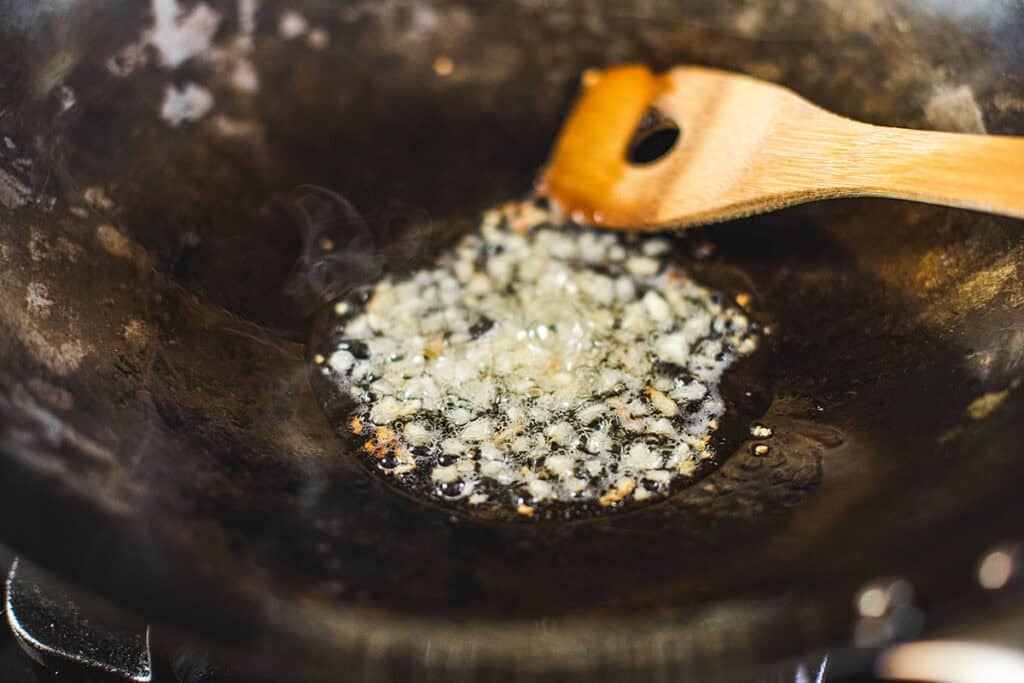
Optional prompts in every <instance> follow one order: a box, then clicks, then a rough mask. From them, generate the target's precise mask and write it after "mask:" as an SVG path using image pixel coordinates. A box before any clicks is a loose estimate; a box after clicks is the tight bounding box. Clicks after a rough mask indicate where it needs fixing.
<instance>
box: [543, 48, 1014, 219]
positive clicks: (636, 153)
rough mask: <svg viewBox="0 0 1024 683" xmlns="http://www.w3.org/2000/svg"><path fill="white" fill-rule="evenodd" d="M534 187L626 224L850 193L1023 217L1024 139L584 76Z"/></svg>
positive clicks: (643, 73)
mask: <svg viewBox="0 0 1024 683" xmlns="http://www.w3.org/2000/svg"><path fill="white" fill-rule="evenodd" d="M538 189H539V192H540V193H541V194H544V195H547V196H549V197H550V198H552V199H553V200H554V201H555V202H556V203H557V204H558V205H560V206H561V207H562V209H563V210H565V211H566V212H568V213H569V214H570V215H571V216H572V217H573V218H574V219H575V220H576V221H577V222H580V223H588V224H595V225H602V226H608V227H615V228H628V229H660V228H665V227H682V226H690V225H697V224H702V223H713V222H717V221H722V220H727V219H730V218H737V217H740V216H746V215H749V214H754V213H759V212H763V211H772V210H774V209H779V208H782V207H784V206H789V205H792V204H799V203H802V202H807V201H812V200H816V199H826V198H830V197H852V196H873V197H893V198H898V199H910V200H914V201H920V202H929V203H932V204H944V205H948V206H959V207H964V208H968V209H977V210H980V211H989V212H992V213H1000V214H1005V215H1008V216H1016V217H1020V218H1024V137H1007V136H995V135H966V134H958V133H940V132H935V131H921V130H909V129H904V128H886V127H882V126H874V125H870V124H867V123H860V122H858V121H852V120H850V119H847V118H843V117H841V116H838V115H836V114H832V113H830V112H827V111H825V110H824V109H821V108H819V107H816V106H815V105H813V104H811V103H810V102H807V101H806V100H804V99H802V98H801V97H799V96H797V95H796V94H794V93H792V92H791V91H789V90H786V89H785V88H782V87H780V86H777V85H773V84H771V83H766V82H763V81H759V80H757V79H754V78H750V77H748V76H742V75H739V74H732V73H727V72H723V71H716V70H714V69H706V68H700V67H678V68H675V69H672V70H671V71H669V72H667V73H665V74H663V75H661V76H655V75H654V74H652V73H651V72H650V71H649V70H648V69H647V68H646V67H643V66H637V65H627V66H619V67H615V68H612V69H608V70H606V71H602V72H589V73H588V74H586V75H585V77H584V79H583V92H582V94H581V95H580V97H579V100H578V101H577V102H576V105H575V107H574V109H573V111H572V113H571V114H570V116H569V118H568V120H567V121H566V123H565V125H564V127H563V128H562V131H561V133H560V134H559V137H558V140H557V142H556V144H555V148H554V152H553V153H552V156H551V159H550V161H549V163H548V165H547V167H546V168H545V170H544V171H543V173H542V176H541V182H540V184H539V187H538Z"/></svg>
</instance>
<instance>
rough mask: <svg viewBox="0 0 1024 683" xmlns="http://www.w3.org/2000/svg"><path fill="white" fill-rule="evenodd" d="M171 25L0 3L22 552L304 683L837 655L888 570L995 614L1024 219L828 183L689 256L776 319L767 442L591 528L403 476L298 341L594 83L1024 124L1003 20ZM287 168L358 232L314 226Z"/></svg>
mask: <svg viewBox="0 0 1024 683" xmlns="http://www.w3.org/2000/svg"><path fill="white" fill-rule="evenodd" d="M155 7H156V9H158V10H160V11H159V12H158V13H157V15H158V16H159V17H162V18H161V19H159V21H157V22H156V23H157V24H158V27H157V30H156V31H155V32H153V33H150V34H149V35H155V36H157V37H156V38H154V39H153V40H151V41H150V43H151V44H150V45H148V46H146V45H142V44H141V43H142V40H143V39H142V38H140V36H142V35H143V32H144V31H145V30H146V29H149V28H152V27H153V25H154V16H153V15H152V14H151V13H150V12H149V8H148V7H147V6H146V5H145V3H117V2H104V1H100V0H79V1H78V2H68V3H34V2H28V1H27V0H25V1H21V0H14V2H11V0H5V2H0V10H2V11H0V32H2V34H0V65H2V66H0V84H2V86H3V87H2V88H0V137H2V138H4V139H2V140H0V154H2V156H0V539H2V540H3V541H4V542H5V543H8V544H10V545H12V546H14V547H15V548H17V549H18V550H19V551H20V552H21V553H23V554H24V555H25V556H27V557H29V558H31V559H33V560H35V561H37V562H38V563H40V564H42V565H44V566H46V567H49V568H51V569H53V570H54V571H56V572H57V573H59V574H60V575H62V576H63V577H65V578H66V579H68V580H70V581H71V582H73V583H75V584H77V585H79V586H81V587H83V588H85V589H87V590H89V591H92V592H95V593H98V594H101V595H103V596H106V597H108V598H110V599H111V600H113V601H114V602H115V603H116V604H118V605H120V606H121V607H123V608H125V609H126V610H129V611H130V612H132V613H134V614H136V615H139V616H141V617H142V618H144V619H146V620H149V621H152V622H154V623H157V624H159V625H162V626H163V627H164V628H171V629H174V630H175V631H176V633H178V634H179V635H181V636H182V637H185V638H188V639H191V640H193V641H197V642H200V643H202V644H204V646H205V647H209V648H213V649H219V650H220V651H222V652H223V653H225V656H231V655H232V654H233V655H235V656H236V658H237V659H238V660H239V661H240V662H241V663H242V664H243V665H244V666H248V667H250V668H251V669H252V670H254V671H258V672H260V673H262V674H265V675H269V676H273V675H274V674H275V672H281V671H287V672H289V674H290V675H293V676H294V675H301V676H303V677H305V678H309V679H318V678H320V679H324V678H326V679H331V678H333V676H334V675H335V674H336V673H337V672H338V671H339V670H344V671H348V672H351V673H352V676H353V677H355V678H365V679H388V678H405V677H408V676H411V675H414V674H423V673H432V674H436V675H438V676H442V677H444V678H445V680H456V679H459V678H460V677H462V676H464V677H474V676H476V677H481V676H494V677H499V676H500V677H503V678H506V679H507V678H510V677H512V678H514V677H516V676H522V677H529V676H541V675H543V676H547V677H552V678H554V677H557V676H559V675H566V676H568V675H571V674H576V675H579V674H581V673H587V675H589V676H593V677H599V676H602V675H603V676H605V677H608V678H614V677H616V676H618V677H621V676H623V675H624V672H626V671H632V672H635V673H641V672H642V673H645V674H647V675H649V676H652V677H654V678H657V679H661V678H671V677H674V676H675V677H677V676H679V675H681V674H686V673H690V674H698V673H699V674H700V675H701V676H702V677H703V678H710V677H712V675H713V674H721V675H727V674H728V673H729V672H731V671H734V670H736V669H747V670H749V669H751V668H756V667H758V666H762V665H765V664H766V663H769V662H773V661H777V660H780V659H782V658H786V657H791V656H796V655H799V654H801V653H804V652H808V651H812V650H814V649H818V648H823V647H827V646H831V645H836V644H842V643H844V642H848V640H849V638H850V628H851V624H852V623H853V620H854V615H853V612H852V607H851V598H852V595H853V594H854V592H855V591H856V590H857V588H858V587H859V586H861V585H863V584H864V583H865V582H867V581H869V580H871V579H873V578H875V577H879V576H898V577H904V578H906V579H907V580H909V581H910V582H911V583H912V584H913V585H914V587H915V589H916V595H917V600H918V603H919V604H920V606H921V607H922V609H924V611H925V614H926V617H927V618H928V619H929V620H930V622H929V623H931V624H939V623H943V620H948V619H950V618H955V616H956V615H958V614H963V613H967V612H969V611H970V608H971V606H972V605H976V604H980V603H978V602H977V598H978V596H977V594H976V593H975V590H976V589H975V588H973V587H972V581H971V576H972V571H973V567H974V565H975V562H976V561H977V558H978V556H979V554H980V553H981V552H983V550H984V549H985V548H987V547H989V546H990V545H991V544H993V543H995V542H997V541H1001V540H1003V539H1007V538H1009V539H1013V538H1019V537H1020V534H1021V532H1022V528H1021V526H1022V523H1021V521H1020V520H1021V519H1024V498H1022V497H1021V496H1020V495H1019V491H1020V490H1021V486H1022V484H1024V461H1022V460H1021V459H1020V456H1019V453H1020V449H1019V445H1018V444H1019V434H1020V429H1019V424H1018V422H1019V420H1018V419H1017V416H1019V415H1020V414H1021V410H1022V409H1024V389H1017V388H1015V385H1014V381H1015V378H1016V377H1017V376H1019V375H1020V374H1021V370H1022V368H1021V365H1022V363H1024V350H1022V349H1024V336H1022V335H1024V332H1022V330H1024V309H1022V308H1021V306H1022V305H1024V281H1022V279H1021V276H1022V273H1021V264H1022V255H1024V242H1022V235H1024V231H1022V228H1024V225H1022V224H1021V223H1020V222H1014V221H1011V220H1003V219H997V218H993V217H989V216H984V215H979V214H974V213H970V212H964V211H952V210H945V209H940V208H934V207H926V206H920V205H913V204H908V203H899V202H887V201H877V200H876V201H844V202H835V203H823V204H818V205H814V206H809V207H803V208H798V209H794V210H789V211H785V212H782V213H779V214H777V215H773V216H768V217H760V218H753V219H750V220H744V221H737V222H734V223H730V224H728V225H723V226H719V227H716V228H714V229H711V230H701V231H697V232H693V233H689V234H688V235H686V236H684V237H681V238H678V239H677V240H676V253H675V258H677V259H679V260H680V261H681V262H682V263H683V264H684V265H686V266H687V267H689V268H690V269H691V271H692V272H693V273H694V275H696V276H698V277H700V278H702V279H703V280H705V281H707V282H708V283H710V284H713V285H715V286H716V287H719V288H721V289H722V290H724V291H726V292H728V293H730V294H736V293H739V292H747V293H750V294H752V296H753V301H752V310H753V312H754V315H755V317H757V318H758V319H759V320H760V321H761V322H763V323H764V324H767V325H770V326H771V327H772V329H773V331H774V333H773V335H772V336H771V337H770V338H769V340H768V342H767V343H766V344H765V346H764V348H763V349H762V351H760V352H759V353H758V355H757V356H756V357H755V360H753V361H751V363H748V364H746V365H744V366H743V367H741V368H739V369H738V370H737V372H734V373H733V374H732V377H731V379H730V380H729V382H730V387H731V388H730V397H731V399H732V400H733V401H734V404H733V409H734V411H735V414H737V415H740V414H742V415H758V414H763V417H762V420H763V421H764V422H766V423H768V424H770V425H771V426H772V427H773V428H774V429H775V436H774V437H773V438H772V441H771V452H770V454H769V456H768V457H764V458H755V457H754V456H753V455H752V454H751V453H750V450H749V443H745V442H743V441H742V440H741V439H733V440H732V441H730V442H728V443H727V444H726V445H725V446H724V447H723V449H722V450H723V453H722V456H723V461H724V462H723V464H722V465H721V467H720V468H719V469H718V470H717V471H715V472H714V473H712V474H710V475H709V476H707V477H706V478H704V479H703V480H701V482H700V484H699V485H697V486H694V487H691V488H689V489H687V490H684V491H681V492H679V493H678V494H677V495H676V496H674V497H672V498H671V499H670V500H669V501H666V502H664V503H660V504H657V505H651V506H649V507H647V508H644V509H642V510H639V511H637V512H635V513H631V514H623V515H618V516H615V515H612V516H608V517H605V518H603V519H598V520H583V521H578V522H574V523H571V524H559V523H548V524H536V523H534V524H529V523H527V524H486V523H481V522H476V521H473V520H471V519H467V518H465V517H462V516H454V517H453V516H452V515H451V514H450V513H449V512H446V511H444V510H441V509H438V508H434V507H430V506H424V505H422V504H420V503H417V502H415V501H413V500H410V499H408V498H406V497H403V496H400V495H398V494H396V493H395V492H394V491H393V490H392V489H390V488H389V487H388V486H387V485H386V484H385V483H383V482H381V481H380V480H379V479H377V478H376V477H375V476H373V475H371V474H369V473H367V472H366V470H364V468H363V467H362V465H361V464H360V463H359V461H358V460H357V459H356V458H354V457H352V454H351V453H347V452H346V451H345V449H344V445H343V442H342V441H340V440H339V439H338V438H337V436H336V435H335V433H334V431H333V424H332V422H331V420H330V419H328V418H330V417H335V418H336V417H337V416H336V415H332V413H331V411H332V406H331V404H330V401H321V400H318V398H319V399H323V398H324V396H325V394H324V393H323V392H314V390H313V388H312V387H311V383H310V369H309V365H308V363H307V355H308V354H309V353H310V352H311V351H310V347H308V346H307V342H308V340H309V339H310V338H311V335H313V338H317V335H318V334H320V333H322V332H323V329H322V328H318V327H317V325H322V324H323V318H322V317H318V316H322V314H321V313H318V311H319V310H320V309H319V304H320V303H321V299H322V298H324V297H326V296H328V295H329V294H330V293H331V292H332V291H334V288H336V287H343V286H346V285H345V283H348V282H350V281H352V280H359V279H360V278H365V277H369V276H372V275H374V274H376V273H379V272H382V271H391V270H395V271H400V270H401V269H403V268H404V269H408V268H410V267H412V266H414V265H415V264H417V263H421V262H425V261H428V260H429V259H430V258H431V257H432V256H433V255H435V254H436V253H438V252H439V251H440V250H442V249H443V248H444V247H445V246H446V245H450V244H451V243H452V241H453V240H454V239H456V238H457V237H458V235H459V234H462V233H463V232H465V231H466V230H468V229H471V226H472V220H473V217H474V215H475V214H476V212H477V211H478V210H479V209H481V208H483V207H485V206H487V205H488V204H490V203H493V202H496V201H499V200H502V199H506V198H508V197H513V196H521V195H522V194H523V193H524V192H525V191H526V190H527V189H528V188H529V185H530V181H531V179H532V176H533V172H534V171H535V169H536V168H537V166H538V164H539V163H540V162H541V161H542V160H543V158H544V156H545V154H546V151H547V148H548V145H549V143H550V140H551V138H552V135H553V134H554V132H555V131H556V130H557V126H558V123H559V121H560V118H561V117H562V116H563V115H564V113H565V108H566V106H567V104H568V102H569V101H570V98H571V96H572V93H573V91H574V88H575V83H576V79H577V77H578V74H579V72H580V71H581V70H582V69H583V68H585V67H587V66H591V65H595V64H603V63H610V62H615V61H621V60H624V59H640V60H644V61H648V62H651V63H653V64H655V65H661V66H664V65H668V64H672V63H676V62H697V63H703V64H710V65H714V66H718V67H724V68H732V69H739V70H743V71H747V72H750V73H753V74H755V75H758V76H761V77H764V78H768V79H771V80H776V81H779V82H782V83H785V84H786V85H788V86H790V87H792V88H794V89H796V90H797V91H798V92H800V93H802V94H804V95H806V96H808V97H809V98H811V99H812V100H814V101H816V102H819V103H821V104H822V105H824V106H826V107H828V108H830V109H832V110H834V111H837V112H839V113H842V114H846V115H849V116H853V117H857V118H862V119H865V120H869V121H873V122H877V123H884V124H901V125H909V126H918V127H926V128H942V129H949V130H972V131H976V130H980V129H982V128H984V129H986V130H988V131H989V132H994V133H996V132H998V133H1017V134H1022V133H1024V68H1022V67H1024V52H1022V49H1021V42H1020V37H1019V36H1020V35H1021V31H1022V29H1024V16H1022V10H1021V7H1020V5H1019V3H1013V2H992V3H972V4H968V5H966V6H962V5H961V4H959V3H947V2H939V1H938V0H930V1H927V2H925V1H921V2H909V1H901V2H892V3H884V7H883V5H882V3H874V2H847V1H844V2H839V1H838V0H836V2H783V1H781V0H780V1H779V2H772V1H767V2H763V3H717V2H715V3H712V2H689V3H678V2H671V3H669V2H664V3H662V2H657V1H656V2H635V3H634V2H625V3H607V4H602V3H592V2H574V1H573V0H566V1H565V2H559V3H527V2H510V1H509V2H498V3H487V4H486V5H484V4H483V3H479V4H478V3H461V2H454V1H451V2H437V3H429V4H428V3H420V2H413V1H412V0H410V1H409V2H396V3H387V4H385V3H379V4H378V3H328V2H317V1H310V2H271V1H270V0H266V1H265V2H261V3H259V8H258V10H257V11H256V12H255V14H254V15H251V14H249V12H248V9H247V8H248V7H249V5H248V4H247V3H244V2H242V3H237V4H236V3H235V2H227V1H224V2H215V1H212V0H210V1H209V2H208V3H207V4H206V5H205V6H199V5H196V4H195V3H174V2H167V3H156V4H155ZM168 7H170V8H171V10H174V9H175V8H177V9H179V10H180V11H181V12H182V16H181V17H179V19H180V20H181V21H179V22H178V23H175V22H174V20H173V19H167V18H166V17H167V16H168V15H166V11H167V8H168ZM209 10H213V12H210V11H209ZM288 11H296V12H299V13H301V14H302V16H303V17H305V19H306V20H307V26H305V27H303V26H302V25H301V22H298V23H296V22H295V21H291V22H288V21H285V22H284V27H285V28H286V29H287V28H289V27H292V28H294V29H295V32H296V33H298V34H299V35H296V36H293V37H290V38H289V37H288V35H285V34H286V33H288V32H287V31H284V32H282V29H281V26H280V23H281V22H280V21H279V20H280V19H281V17H282V15H284V14H285V13H286V12H288ZM250 17H251V18H252V21H250ZM314 29H315V30H314ZM289 35H290V34H289ZM182 41H184V42H182ZM207 43H209V46H207ZM133 46H134V48H133ZM191 53H195V54H191ZM440 54H445V55H448V56H450V58H451V59H452V60H453V62H454V70H453V71H452V72H451V73H450V74H449V75H447V76H441V75H438V74H436V73H435V71H434V70H433V69H432V64H433V62H434V60H435V58H436V57H437V56H438V55H440ZM184 57H188V59H184ZM112 59H113V61H111V60H112ZM178 61H181V63H180V64H177V65H175V63H176V62H178ZM253 73H255V74H256V75H257V77H258V82H257V81H254V80H253V79H252V78H247V77H246V76H247V74H248V75H251V74H253ZM197 88H202V89H204V90H196V89H197ZM197 92H198V93H202V92H208V93H209V95H211V99H209V100H206V98H205V97H204V96H203V95H202V94H200V95H199V97H198V99H192V100H189V101H190V102H191V106H193V107H198V109H192V110H188V108H185V109H182V108H180V107H178V108H176V107H175V105H176V103H177V99H176V98H178V97H185V98H186V100H188V98H189V97H193V98H194V97H195V95H196V93H197ZM207 107H208V108H209V111H204V109H205V108H207ZM181 117H185V118H186V119H187V118H188V117H192V118H196V119H197V120H194V121H193V120H182V121H180V122H179V123H178V125H176V126H172V125H171V121H173V120H177V119H178V118H181ZM8 140H9V142H8ZM303 183H313V184H317V185H320V186H324V187H329V188H331V189H333V190H335V191H337V192H339V193H341V194H342V195H344V196H345V197H347V198H348V200H349V201H351V202H352V204H353V205H354V206H355V207H356V208H357V209H358V210H359V212H360V213H361V220H362V221H364V223H365V225H366V226H367V227H366V228H365V229H361V228H359V227H358V226H359V225H360V223H359V222H358V221H355V220H349V221H336V222H334V223H329V224H328V223H322V224H317V226H316V230H318V231H326V233H325V234H327V236H330V237H331V239H332V240H333V241H334V242H335V245H336V246H337V247H338V248H339V249H340V251H338V250H335V251H334V252H331V253H328V254H325V253H321V252H319V251H317V250H316V249H315V248H313V247H309V246H308V245H307V246H304V243H303V237H305V238H306V242H307V243H311V244H314V245H315V240H311V237H310V235H311V234H316V235H319V234H320V233H318V232H317V233H310V232H309V230H308V226H307V232H306V233H305V234H304V235H303V234H300V232H299V231H297V230H296V229H295V221H294V215H293V213H294V212H293V211H292V206H293V204H292V201H293V194H292V191H293V189H294V188H295V187H296V186H298V185H301V184H303ZM410 245H412V246H413V247H414V248H410ZM352 254H357V255H359V256H360V258H350V256H351V255H352ZM339 283H340V284H339ZM317 330H319V332H318V331H317ZM745 389H750V390H751V396H750V397H746V396H745V395H744V394H743V391H744V390H745ZM1004 392H1005V393H1004ZM984 396H988V398H987V399H986V400H984V401H982V402H980V403H975V401H976V399H978V398H979V397H984ZM321 404H324V405H321ZM323 408H326V410H324V409H323ZM951 615H952V616H951ZM243 655H244V656H243ZM296 667H298V672H297V673H296Z"/></svg>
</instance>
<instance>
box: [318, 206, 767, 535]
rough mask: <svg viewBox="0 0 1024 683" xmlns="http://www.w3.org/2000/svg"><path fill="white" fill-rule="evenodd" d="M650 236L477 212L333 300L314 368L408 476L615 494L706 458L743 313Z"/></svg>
mask: <svg viewBox="0 0 1024 683" xmlns="http://www.w3.org/2000/svg"><path fill="white" fill-rule="evenodd" d="M668 252H669V243H668V242H667V241H666V240H664V239H662V238H659V237H656V236H655V237H651V236H639V237H638V236H632V235H622V234H619V233H615V232H611V231H606V230H589V229H582V228H579V227H575V226H567V225H557V224H555V223H554V222H553V218H552V216H551V215H550V214H549V213H547V212H545V211H543V210H540V209H538V208H536V207H535V206H533V205H532V204H528V203H525V204H515V205H509V206H507V207H504V208H503V209H501V210H494V211H490V212H488V213H486V214H485V215H484V217H483V220H482V222H481V224H480V226H479V229H478V230H477V231H475V232H474V233H472V234H470V235H468V236H466V237H465V238H463V239H462V240H461V241H460V242H459V243H458V244H457V245H456V246H455V247H454V249H452V250H451V251H450V252H448V253H446V254H445V255H443V256H442V257H441V258H440V259H439V260H438V261H437V262H436V264H435V265H434V266H433V267H430V268H426V269H423V270H419V271H417V272H414V273H412V274H410V275H408V276H405V277H403V278H401V279H383V280H381V281H379V282H377V283H376V284H375V285H374V286H373V288H372V292H371V293H370V295H369V297H368V298H367V299H366V301H365V303H361V302H354V301H341V302H339V303H337V304H336V306H335V309H334V314H335V318H334V321H333V325H335V327H336V329H335V330H333V331H332V335H331V336H332V338H333V339H335V340H338V341H336V342H335V344H334V346H333V347H332V348H331V349H329V350H328V352H327V353H325V354H323V356H322V360H323V361H324V362H323V367H322V372H323V373H324V374H325V375H327V376H328V378H329V381H332V382H334V383H336V384H337V389H338V390H339V391H340V392H342V393H344V394H346V395H347V396H348V397H349V398H350V399H351V400H352V401H353V402H354V405H355V409H354V412H353V414H352V415H351V416H350V417H349V419H348V423H347V425H346V429H347V430H348V431H349V432H350V433H351V435H352V437H353V438H354V439H356V443H358V447H359V450H360V452H361V454H362V456H363V457H364V458H365V459H366V461H367V463H368V464H369V465H370V466H371V467H372V468H373V469H374V470H376V471H378V472H380V473H382V474H384V475H386V476H387V477H389V478H391V479H392V480H393V482H394V483H395V484H396V485H398V486H399V487H401V488H403V489H405V490H407V491H408V492H409V493H412V494H414V495H417V496H420V497H426V498H429V499H431V500H434V501H440V502H442V503H445V504H448V505H451V506H453V507H458V508H461V509H468V510H469V511H471V512H472V511H475V512H479V513H482V514H486V515H487V516H494V515H499V516H507V515H515V514H518V515H523V516H528V517H530V516H534V515H535V514H537V513H541V514H544V513H547V512H550V511H552V510H557V509H562V510H565V511H569V509H570V508H579V509H580V510H581V511H582V510H583V509H587V510H592V511H593V510H596V511H600V510H602V509H612V508H625V507H628V506H631V505H635V504H640V503H643V502H645V501H651V500H656V499H658V498H661V497H663V496H665V495H667V494H668V492H669V490H670V488H671V486H672V485H673V484H674V483H677V482H680V481H685V480H687V479H691V478H693V477H695V476H696V475H697V473H698V472H699V471H701V470H702V469H705V468H706V466H707V465H709V464H710V463H711V462H713V459H714V453H713V452H712V449H711V446H710V441H711V436H712V434H713V433H714V432H715V430H716V429H718V426H719V421H720V420H721V418H722V416H723V414H724V412H725V404H724V402H723V400H722V397H721V395H720V389H719V385H720V381H721V378H722V375H723V373H724V372H725V370H726V369H727V368H728V367H729V366H730V365H731V364H732V363H733V362H734V361H735V360H736V359H737V358H739V357H740V356H743V355H748V354H750V353H752V352H753V351H754V350H755V348H756V346H757V336H756V331H755V325H754V324H753V323H752V322H751V321H750V320H749V319H748V318H747V317H746V315H745V314H744V313H743V311H742V310H741V309H739V308H737V307H735V306H732V305H729V304H727V303H725V298H724V297H723V296H721V295H719V294H717V293H715V292H713V291H711V290H709V289H707V288H705V287H702V286H700V285H699V284H697V283H695V282H694V281H693V280H691V279H689V278H688V277H687V276H686V274H685V273H683V272H682V271H680V270H679V269H678V268H676V267H675V266H673V265H672V263H671V261H670V259H669V258H668Z"/></svg>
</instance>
